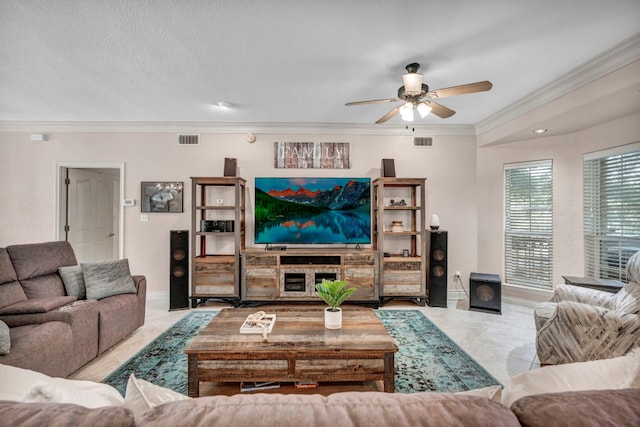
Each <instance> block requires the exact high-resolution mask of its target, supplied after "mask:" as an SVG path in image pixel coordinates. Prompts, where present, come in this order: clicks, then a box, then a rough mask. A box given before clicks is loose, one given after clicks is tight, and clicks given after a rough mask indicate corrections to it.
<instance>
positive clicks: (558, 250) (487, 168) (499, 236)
mask: <svg viewBox="0 0 640 427" xmlns="http://www.w3.org/2000/svg"><path fill="white" fill-rule="evenodd" d="M638 141H640V114H634V115H631V116H627V117H623V118H620V119H617V120H613V121H610V122H607V123H605V124H602V125H598V126H594V127H591V128H588V129H585V130H582V131H580V132H577V133H573V134H569V135H562V136H555V137H547V138H537V139H534V140H529V141H521V142H516V143H512V144H505V145H496V146H485V147H480V148H478V152H477V155H478V158H477V169H478V195H477V197H478V268H479V269H481V270H483V271H484V272H490V273H499V274H501V276H502V278H503V280H504V197H503V189H504V172H503V168H504V165H505V164H506V163H515V162H526V161H532V160H542V159H551V160H552V161H553V258H554V259H553V264H554V271H553V278H554V283H556V284H558V283H563V282H564V281H563V280H562V276H563V275H572V276H582V275H584V261H583V258H584V257H583V254H584V244H583V234H582V222H583V218H582V213H583V208H582V203H583V201H582V165H583V154H585V153H589V152H593V151H598V150H603V149H606V148H610V147H616V146H620V145H625V144H630V143H633V142H638Z"/></svg>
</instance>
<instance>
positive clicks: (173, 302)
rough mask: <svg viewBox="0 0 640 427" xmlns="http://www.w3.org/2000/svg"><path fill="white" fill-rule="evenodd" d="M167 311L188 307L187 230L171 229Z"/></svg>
mask: <svg viewBox="0 0 640 427" xmlns="http://www.w3.org/2000/svg"><path fill="white" fill-rule="evenodd" d="M170 251H171V252H170V256H171V260H170V262H169V265H170V272H169V311H171V310H182V309H185V308H189V231H188V230H171V244H170Z"/></svg>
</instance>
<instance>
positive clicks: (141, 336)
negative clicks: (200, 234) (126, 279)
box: [71, 294, 538, 384]
mask: <svg viewBox="0 0 640 427" xmlns="http://www.w3.org/2000/svg"><path fill="white" fill-rule="evenodd" d="M168 306H169V303H168V295H167V294H149V295H148V297H147V313H146V320H145V324H144V326H143V327H142V328H140V329H138V330H137V331H136V332H134V333H133V334H132V335H131V336H129V337H128V338H127V339H125V340H124V341H122V342H120V343H119V344H117V345H116V346H114V347H112V348H111V349H109V350H107V351H106V352H105V353H103V354H102V355H101V356H100V357H99V358H97V359H96V360H94V361H92V362H91V363H89V364H88V365H86V366H84V367H83V368H82V369H80V370H79V371H77V372H76V373H75V374H74V375H72V376H71V378H74V379H79V380H91V381H101V380H102V379H103V378H104V377H106V376H107V375H108V374H109V373H111V372H112V371H113V370H115V369H116V368H117V367H118V366H120V365H121V364H123V363H124V362H125V361H127V360H128V359H129V358H130V357H131V356H133V355H134V354H136V353H137V352H138V351H139V350H140V349H142V348H143V347H144V346H145V345H146V344H148V343H149V342H151V341H152V340H153V339H154V338H155V337H156V336H158V335H159V334H160V333H162V332H163V331H164V330H166V329H167V328H168V327H169V326H171V325H173V324H174V323H175V322H177V321H178V320H179V319H180V318H182V317H183V316H184V315H185V314H186V312H187V311H186V310H178V311H168ZM222 307H228V305H227V304H224V303H220V302H215V301H209V302H207V303H206V304H203V305H200V306H199V307H198V308H197V310H202V309H205V310H206V309H209V310H210V309H212V308H222ZM467 307H468V301H467V300H458V301H456V300H449V302H448V308H432V307H428V306H427V307H418V306H417V305H416V304H414V303H413V302H411V301H392V302H390V303H388V304H386V305H385V306H384V307H382V309H383V310H384V309H393V310H401V309H412V310H415V309H416V308H418V309H420V310H421V311H422V312H423V313H424V314H425V315H426V316H427V317H428V318H429V319H430V320H431V321H432V322H433V323H435V324H436V325H437V326H438V327H439V328H440V329H442V330H443V331H444V332H445V333H446V334H447V335H449V337H451V339H453V340H454V341H455V342H456V343H457V344H458V345H459V346H460V347H461V348H462V349H464V350H465V351H466V352H467V353H469V355H471V356H472V357H473V358H474V359H475V360H476V361H478V363H480V364H481V365H482V366H483V367H484V368H485V369H486V370H487V371H489V372H490V373H491V375H493V376H494V377H495V378H496V379H498V380H499V381H500V382H501V383H502V384H506V382H507V380H508V378H509V377H510V376H513V375H515V374H518V373H520V372H524V371H527V370H529V369H531V368H534V367H538V363H537V358H536V356H535V325H534V322H533V309H532V308H529V307H523V306H520V305H514V304H508V303H504V302H503V304H502V314H501V315H500V314H493V313H484V312H478V311H470V310H468V308H467Z"/></svg>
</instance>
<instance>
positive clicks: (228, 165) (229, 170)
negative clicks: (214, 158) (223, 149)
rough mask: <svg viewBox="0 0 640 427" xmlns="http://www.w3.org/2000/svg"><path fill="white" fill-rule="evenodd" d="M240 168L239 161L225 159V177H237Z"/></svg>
mask: <svg viewBox="0 0 640 427" xmlns="http://www.w3.org/2000/svg"><path fill="white" fill-rule="evenodd" d="M237 168H238V159H233V158H230V157H225V158H224V176H236V169H237Z"/></svg>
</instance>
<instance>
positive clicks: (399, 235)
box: [372, 178, 427, 305]
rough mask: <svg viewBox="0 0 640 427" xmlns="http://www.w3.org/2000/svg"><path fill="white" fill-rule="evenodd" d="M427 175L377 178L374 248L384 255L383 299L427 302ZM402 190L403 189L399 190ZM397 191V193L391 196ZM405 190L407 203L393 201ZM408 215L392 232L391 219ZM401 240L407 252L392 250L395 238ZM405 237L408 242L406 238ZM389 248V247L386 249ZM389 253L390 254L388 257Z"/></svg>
mask: <svg viewBox="0 0 640 427" xmlns="http://www.w3.org/2000/svg"><path fill="white" fill-rule="evenodd" d="M425 182H426V179H425V178H377V179H374V180H373V194H372V197H373V202H372V205H373V210H374V215H373V227H372V228H373V250H374V251H378V252H380V253H381V254H382V256H381V258H380V259H381V262H380V273H379V277H380V300H381V302H382V303H384V302H385V301H388V300H392V299H400V298H401V299H413V300H415V301H416V302H417V303H418V304H419V305H425V302H426V298H427V288H426V272H427V267H426V265H427V262H426V261H427V260H426V250H425V242H426V230H425V228H426V224H425V207H424V204H425ZM398 189H399V190H398ZM391 193H393V196H392V195H391ZM398 193H402V197H401V199H402V200H404V201H405V203H404V204H402V205H398V204H397V202H396V204H394V205H392V204H391V199H392V198H394V199H397V198H398V197H396V195H397V194H398ZM400 217H402V218H406V217H408V219H409V221H408V224H404V222H403V228H402V230H401V231H397V230H395V231H392V229H391V226H390V224H391V222H392V221H394V220H396V219H397V218H400ZM392 239H393V240H398V239H399V240H401V243H400V245H401V246H402V247H403V248H407V251H408V253H407V255H408V256H404V255H403V254H402V253H396V252H393V253H392V252H391V251H390V250H389V248H390V247H392V245H391V244H390V241H391V240H392ZM403 239H404V241H402V240H403ZM385 248H386V249H385ZM385 252H387V255H388V256H385V255H384V254H385Z"/></svg>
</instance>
